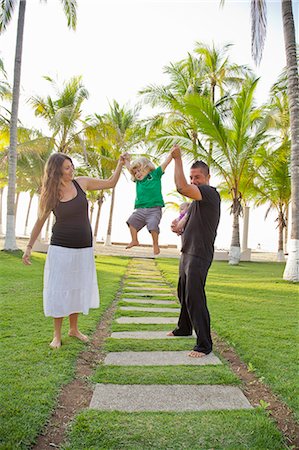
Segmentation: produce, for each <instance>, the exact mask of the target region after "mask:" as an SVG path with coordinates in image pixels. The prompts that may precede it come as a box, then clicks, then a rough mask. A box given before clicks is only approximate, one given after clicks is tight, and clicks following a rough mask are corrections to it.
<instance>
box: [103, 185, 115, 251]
mask: <svg viewBox="0 0 299 450" xmlns="http://www.w3.org/2000/svg"><path fill="white" fill-rule="evenodd" d="M114 198H115V188H113V189H112V195H111V206H110V214H109V222H108V228H107V236H106V241H105V245H111V232H112V217H113V209H114Z"/></svg>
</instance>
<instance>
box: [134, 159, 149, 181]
mask: <svg viewBox="0 0 299 450" xmlns="http://www.w3.org/2000/svg"><path fill="white" fill-rule="evenodd" d="M140 168H142V169H149V172H152V171H153V170H155V166H154V164H153V163H152V162H151V161H150V160H149V159H147V158H145V157H144V156H140V158H137V159H135V160H134V161H132V163H131V165H130V173H131V175H132V180H133V181H136V178H135V175H134V170H136V169H140Z"/></svg>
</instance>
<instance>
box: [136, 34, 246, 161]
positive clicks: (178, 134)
mask: <svg viewBox="0 0 299 450" xmlns="http://www.w3.org/2000/svg"><path fill="white" fill-rule="evenodd" d="M229 48H230V45H225V46H224V47H222V48H216V47H215V46H214V45H213V46H212V47H209V46H207V45H205V44H203V43H196V46H195V49H194V53H195V56H193V55H192V54H188V57H187V58H186V59H183V60H182V61H179V62H176V63H171V64H170V65H168V66H166V67H165V68H164V72H165V73H166V74H167V75H168V76H169V78H170V82H169V83H168V84H167V85H166V86H156V85H150V86H147V87H146V88H144V89H143V90H141V91H140V94H141V95H142V97H143V101H144V102H145V103H150V104H151V105H152V106H153V107H156V106H160V107H162V108H163V112H162V113H160V114H158V115H155V116H154V117H153V118H152V119H150V120H149V121H148V122H147V123H146V127H147V130H148V131H150V132H149V133H148V138H149V139H152V140H153V142H154V146H155V148H156V149H157V151H158V153H164V152H166V151H169V148H170V147H171V146H172V145H173V144H174V143H178V144H180V146H181V147H182V148H183V149H186V150H187V151H188V153H189V154H190V153H191V152H193V154H194V157H196V154H197V151H198V148H199V147H200V148H204V147H209V154H211V153H212V148H213V146H212V143H211V142H205V141H204V140H202V137H200V136H199V134H198V130H197V128H196V123H195V122H194V120H193V119H192V117H191V116H186V115H185V114H183V113H182V108H181V105H182V103H184V101H185V99H186V98H187V97H188V96H189V95H198V96H204V97H208V98H210V100H211V102H212V103H213V104H216V105H217V106H218V107H219V108H222V109H223V108H225V105H226V101H227V100H228V97H229V95H230V94H232V93H233V92H235V91H236V90H237V89H239V88H240V86H241V83H242V81H244V79H245V76H246V75H248V74H250V71H249V69H248V68H247V67H245V66H239V65H237V64H232V63H231V62H230V61H229V57H228V56H227V53H228V50H229ZM207 162H208V163H209V158H208V161H207Z"/></svg>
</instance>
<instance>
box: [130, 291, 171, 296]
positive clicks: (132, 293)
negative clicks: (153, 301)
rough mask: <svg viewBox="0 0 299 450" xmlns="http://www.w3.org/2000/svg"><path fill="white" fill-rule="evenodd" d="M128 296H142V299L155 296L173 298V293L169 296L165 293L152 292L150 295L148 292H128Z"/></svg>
mask: <svg viewBox="0 0 299 450" xmlns="http://www.w3.org/2000/svg"><path fill="white" fill-rule="evenodd" d="M126 294H130V295H134V296H135V297H136V296H138V297H139V296H142V297H153V296H155V295H158V296H160V297H171V296H172V294H171V293H169V294H165V293H164V292H161V293H160V292H152V291H150V292H149V293H147V292H133V291H132V292H131V291H130V292H128V291H127V292H126Z"/></svg>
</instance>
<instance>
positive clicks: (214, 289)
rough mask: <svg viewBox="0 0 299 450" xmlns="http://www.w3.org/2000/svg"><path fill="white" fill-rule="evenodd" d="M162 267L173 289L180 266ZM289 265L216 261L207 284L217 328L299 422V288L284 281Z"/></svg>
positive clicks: (161, 261)
mask: <svg viewBox="0 0 299 450" xmlns="http://www.w3.org/2000/svg"><path fill="white" fill-rule="evenodd" d="M157 264H158V266H159V267H160V269H161V270H162V271H163V273H164V275H165V277H166V278H167V280H168V281H169V282H171V283H172V284H173V286H175V285H176V283H177V277H178V261H176V260H173V259H159V260H157ZM283 270H284V264H278V263H241V264H240V265H239V266H229V265H228V264H227V263H225V262H217V261H216V262H214V263H213V264H212V267H211V269H210V272H209V276H208V279H207V287H206V292H207V297H208V305H209V309H210V313H211V322H212V328H213V329H214V330H215V331H216V332H217V333H218V334H219V336H221V337H222V338H224V339H225V340H226V341H227V342H228V343H229V344H230V345H232V346H233V347H235V348H236V350H237V352H238V354H239V355H240V357H241V358H242V359H243V360H244V361H245V362H246V363H247V364H249V363H250V364H251V367H252V368H253V370H255V371H256V374H257V376H258V377H261V378H262V380H263V381H264V382H265V383H266V384H268V385H269V386H270V387H271V389H272V390H273V391H274V392H275V393H276V394H278V395H279V396H280V397H281V398H282V399H283V400H284V401H285V402H286V403H287V404H288V405H289V406H290V407H291V408H292V409H293V410H294V411H295V413H296V414H297V417H299V396H298V389H297V387H298V384H299V378H298V298H299V287H298V284H292V283H288V282H285V281H283V279H282V274H283Z"/></svg>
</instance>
